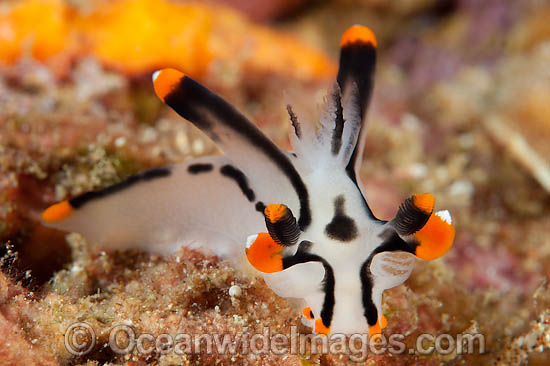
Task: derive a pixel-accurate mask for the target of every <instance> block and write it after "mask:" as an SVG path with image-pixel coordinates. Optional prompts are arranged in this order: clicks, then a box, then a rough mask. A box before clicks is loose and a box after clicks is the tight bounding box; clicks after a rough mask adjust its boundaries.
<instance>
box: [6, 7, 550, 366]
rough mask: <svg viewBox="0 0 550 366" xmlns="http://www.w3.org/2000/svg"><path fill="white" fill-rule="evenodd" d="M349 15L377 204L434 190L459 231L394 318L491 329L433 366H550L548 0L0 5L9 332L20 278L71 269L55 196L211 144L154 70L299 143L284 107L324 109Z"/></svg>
mask: <svg viewBox="0 0 550 366" xmlns="http://www.w3.org/2000/svg"><path fill="white" fill-rule="evenodd" d="M353 24H362V25H366V26H368V27H370V28H371V29H372V30H373V31H374V33H375V34H376V36H377V39H378V45H379V49H378V64H377V73H376V79H375V80H376V82H375V90H374V95H373V99H372V101H371V104H370V109H369V112H368V121H369V122H368V135H367V145H366V152H365V161H364V163H363V166H362V170H361V176H362V180H363V181H364V182H365V184H366V186H367V194H368V198H369V202H370V203H371V206H372V208H373V210H374V212H375V214H376V215H377V216H378V217H380V218H383V219H388V218H391V217H393V215H394V213H395V211H396V209H397V207H398V205H399V203H400V202H401V201H402V200H403V199H404V198H405V197H407V196H409V195H411V194H413V193H419V192H431V193H433V194H434V195H435V196H436V200H437V202H436V205H437V207H438V208H444V209H449V210H450V211H451V213H452V214H453V218H454V222H455V226H456V229H457V237H456V240H455V245H454V247H453V249H452V250H451V251H450V252H449V253H448V254H447V256H446V257H445V258H444V259H443V260H440V261H437V262H436V263H430V264H426V263H423V264H420V265H419V268H418V269H417V270H415V274H413V276H412V278H411V280H409V281H408V285H407V286H408V287H407V289H408V288H410V289H412V290H413V292H414V294H413V293H411V292H410V291H409V290H407V289H405V290H404V289H402V288H401V289H397V290H392V291H393V292H390V295H388V297H387V298H386V305H387V306H388V307H389V308H390V309H393V310H394V311H395V314H396V315H395V316H394V319H393V322H392V320H391V319H390V326H391V325H392V324H396V325H395V327H397V328H396V329H397V330H399V329H400V330H403V329H407V331H410V332H415V331H418V332H421V331H431V332H434V333H437V332H451V333H460V332H463V331H465V330H470V331H479V332H482V333H484V334H486V338H487V342H488V343H487V344H488V346H487V347H488V348H489V349H490V352H489V353H488V354H487V355H484V356H482V357H481V356H480V357H478V356H475V355H456V354H454V355H451V356H449V357H446V358H445V357H433V358H427V359H422V361H421V362H425V363H426V364H430V365H431V364H434V365H435V364H440V363H442V362H443V363H446V364H465V363H466V364H472V365H473V364H498V365H522V364H530V365H549V364H550V353H549V352H548V351H545V350H546V348H548V347H550V285H549V284H548V282H547V281H548V279H549V276H550V235H549V234H548V233H549V231H550V216H549V213H550V143H549V142H550V3H549V2H548V1H544V0H523V1H520V0H516V1H510V0H404V1H384V0H325V1H321V0H272V1H258V0H256V1H254V0H210V1H183V0H181V1H176V0H171V1H170V0H156V1H154V0H92V1H84V0H17V1H16V0H4V1H2V2H1V3H0V244H2V249H1V250H2V252H0V255H4V257H3V259H2V261H1V265H2V268H3V270H4V273H5V276H6V278H5V279H3V281H4V282H1V283H2V284H3V286H4V288H3V293H2V298H0V300H1V301H0V304H1V305H0V313H3V314H4V315H3V316H4V317H5V319H4V320H2V321H5V325H2V324H4V323H2V322H0V329H2V327H3V326H5V327H7V328H6V329H11V328H9V327H10V326H11V325H10V324H12V325H13V324H15V323H20V322H21V319H22V318H21V317H22V315H21V314H19V315H18V314H15V313H13V312H11V311H10V310H9V309H10V306H14V303H13V302H12V300H10V299H11V296H8V294H10V293H11V294H13V293H14V292H13V291H16V290H13V288H12V287H11V286H17V289H18V290H17V291H20V292H25V291H33V294H32V296H31V295H29V296H30V298H33V296H37V298H36V299H35V300H36V301H41V299H43V298H44V296H46V295H45V294H47V293H48V291H50V290H51V288H50V287H48V286H46V284H51V279H52V276H55V274H56V273H59V272H58V271H60V270H62V269H64V268H67V266H69V265H70V264H71V263H73V262H74V258H75V257H74V248H71V247H69V245H68V244H67V242H66V241H65V234H64V233H60V232H57V231H54V230H51V229H47V228H45V227H42V226H41V225H39V224H38V221H37V217H38V214H39V212H40V211H41V210H42V209H43V208H44V207H46V206H48V205H49V204H51V203H54V202H55V201H58V200H62V199H66V198H69V197H72V196H74V195H77V194H79V193H83V192H85V191H89V190H92V189H97V188H100V187H104V186H107V185H109V184H112V183H115V182H118V181H120V180H121V179H123V178H125V177H127V176H128V175H130V174H133V173H136V172H138V171H140V170H142V169H145V168H148V167H153V166H161V165H165V164H170V163H174V162H178V161H183V160H185V159H186V158H189V157H192V156H198V155H203V154H210V153H215V152H216V148H215V146H214V145H213V144H212V142H210V141H209V140H208V139H207V138H205V137H204V136H203V135H202V134H201V133H200V132H198V131H197V130H196V129H194V128H193V127H192V126H191V125H190V124H189V123H185V122H183V121H181V120H180V119H179V117H177V115H176V114H175V113H174V112H172V111H171V110H169V109H168V108H166V107H165V106H163V105H162V104H161V102H160V101H159V100H158V99H157V98H156V96H155V95H154V92H153V89H152V83H151V73H152V72H153V71H155V70H157V69H160V68H165V67H173V68H177V69H179V70H181V71H183V72H185V73H187V74H189V75H190V76H192V77H193V78H195V79H197V80H199V81H200V82H202V83H203V84H205V85H206V86H208V87H209V88H210V89H212V90H215V91H216V92H218V93H220V94H221V95H223V96H224V97H225V98H226V99H228V100H229V101H231V102H232V103H233V104H235V105H236V106H237V107H238V108H239V109H241V110H242V111H243V112H244V113H245V114H246V115H248V116H249V117H250V118H251V119H253V120H254V121H256V123H257V124H258V125H259V126H260V127H261V128H262V130H263V131H264V132H265V133H266V134H268V135H269V136H270V137H271V138H272V139H274V140H275V141H276V142H277V143H278V144H279V145H281V146H284V147H288V146H289V145H288V140H287V138H286V134H287V130H288V116H287V112H286V108H285V106H286V104H291V105H293V107H295V109H296V110H297V111H298V112H299V114H300V118H301V120H302V121H307V120H309V121H310V122H314V121H315V119H316V118H317V116H318V113H319V107H318V106H319V105H320V104H321V103H322V100H323V97H324V95H325V93H326V89H327V87H329V86H330V85H331V84H332V83H333V82H334V77H335V74H336V71H337V69H336V67H337V60H338V51H339V49H338V47H339V39H340V36H341V34H342V33H343V32H344V31H345V29H347V28H348V27H349V26H351V25H353ZM45 286H46V287H45ZM92 287H93V286H92ZM6 289H12V290H10V291H11V292H9V291H8V290H6ZM4 290H6V291H4ZM408 291H409V292H408ZM411 314H414V317H413V316H412V315H411ZM413 318H414V319H413ZM396 329H394V330H396ZM6 332H7V331H6ZM21 342H22V344H27V343H29V342H30V341H29V338H28V337H27V336H23V337H22V339H21ZM40 344H42V346H43V348H44V349H49V350H50V351H52V348H51V346H48V342H47V341H41V342H39V345H40ZM42 346H41V347H42ZM25 347H26V346H25ZM38 348H39V349H40V347H38ZM35 349H36V347H35ZM2 352H4V350H2V351H0V359H1V358H2V357H6V360H7V359H9V357H18V356H17V355H13V354H10V353H9V352H8V351H5V353H4V354H3V353H2ZM37 352H42V351H37ZM56 352H57V351H56V350H55V349H54V351H53V354H54V355H55V357H56V359H57V360H58V361H59V360H62V361H60V362H61V363H68V362H69V363H70V362H72V361H70V360H71V359H70V358H64V357H65V356H64V355H61V354H58V353H56ZM31 353H32V352H30V351H29V354H31ZM29 357H31V356H29ZM36 357H38V358H37V359H40V357H43V356H42V354H41V353H40V354H39V356H36ZM67 357H68V356H67ZM404 357H405V356H404ZM407 357H408V356H407ZM14 359H16V358H14ZM107 359H108V358H107ZM29 360H30V359H29ZM33 360H34V359H33ZM157 361H158V360H157ZM377 361H378V362H380V364H388V365H393V364H400V365H401V364H403V365H405V364H413V363H417V362H420V361H419V360H418V359H416V358H412V357H408V358H403V359H397V360H396V359H391V360H390V359H389V358H388V359H377ZM28 362H31V361H28ZM33 362H34V361H33ZM56 362H57V361H56ZM319 362H320V363H322V364H327V365H328V364H331V363H330V362H336V363H337V361H336V360H332V359H330V358H321V359H320V361H319ZM399 362H401V363H399ZM15 364H17V363H15ZM28 364H31V363H28ZM332 364H334V363H332Z"/></svg>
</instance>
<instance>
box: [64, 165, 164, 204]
mask: <svg viewBox="0 0 550 366" xmlns="http://www.w3.org/2000/svg"><path fill="white" fill-rule="evenodd" d="M170 174H172V172H171V169H170V168H169V167H162V168H153V169H149V170H146V171H144V172H142V173H139V174H136V175H132V176H130V177H128V178H127V179H125V180H123V181H122V182H120V183H117V184H113V185H112V186H109V187H106V188H103V189H99V190H97V191H91V192H86V193H84V194H81V195H80V196H76V197H74V198H71V199H70V200H69V204H70V205H71V206H72V207H73V208H75V209H76V208H80V207H82V206H84V205H85V204H86V203H88V202H90V201H93V200H96V199H100V198H104V197H107V196H109V195H111V194H114V193H117V192H120V191H122V190H124V189H126V188H130V187H132V186H134V185H135V184H138V183H142V182H149V181H152V180H154V179H159V178H165V177H168V176H170Z"/></svg>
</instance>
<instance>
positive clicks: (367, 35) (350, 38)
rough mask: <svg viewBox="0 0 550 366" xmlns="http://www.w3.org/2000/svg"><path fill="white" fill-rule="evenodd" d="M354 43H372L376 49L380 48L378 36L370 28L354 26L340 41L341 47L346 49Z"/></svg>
mask: <svg viewBox="0 0 550 366" xmlns="http://www.w3.org/2000/svg"><path fill="white" fill-rule="evenodd" d="M352 43H370V44H372V45H373V46H374V48H376V47H378V42H376V36H375V35H374V33H373V32H372V31H371V30H370V29H369V28H367V27H364V26H362V25H354V26H351V27H349V28H348V30H346V32H345V33H344V35H343V36H342V39H341V40H340V47H344V46H347V45H348V44H352Z"/></svg>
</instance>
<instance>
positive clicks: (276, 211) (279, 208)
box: [264, 203, 286, 223]
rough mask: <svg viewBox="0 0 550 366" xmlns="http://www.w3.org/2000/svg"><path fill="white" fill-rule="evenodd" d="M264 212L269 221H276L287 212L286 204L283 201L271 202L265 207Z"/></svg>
mask: <svg viewBox="0 0 550 366" xmlns="http://www.w3.org/2000/svg"><path fill="white" fill-rule="evenodd" d="M264 214H265V217H267V219H268V220H269V221H271V222H272V223H275V222H277V221H279V220H280V219H281V218H282V217H283V216H284V215H285V214H286V206H285V205H283V204H281V203H270V204H269V205H267V206H266V208H265V209H264Z"/></svg>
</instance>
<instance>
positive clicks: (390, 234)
mask: <svg viewBox="0 0 550 366" xmlns="http://www.w3.org/2000/svg"><path fill="white" fill-rule="evenodd" d="M381 236H382V237H383V238H385V240H384V242H383V243H382V244H381V245H379V246H378V247H377V248H376V249H375V250H373V252H372V253H371V254H370V255H369V257H368V258H367V260H366V261H365V262H364V263H363V265H362V266H361V270H360V272H359V277H360V278H361V296H362V299H363V309H364V316H365V318H366V319H367V323H368V324H369V326H373V325H376V322H377V321H378V311H377V310H376V306H375V305H374V302H373V301H372V289H373V280H372V274H371V271H370V265H371V263H372V259H373V258H374V256H375V255H376V254H378V253H382V252H396V251H404V252H408V253H412V254H414V251H415V249H416V245H417V244H416V245H415V243H414V242H413V243H407V242H406V241H404V240H403V239H401V237H400V236H399V235H397V233H396V232H395V231H393V230H391V231H389V230H388V231H385V232H384V233H382V235H381Z"/></svg>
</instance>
